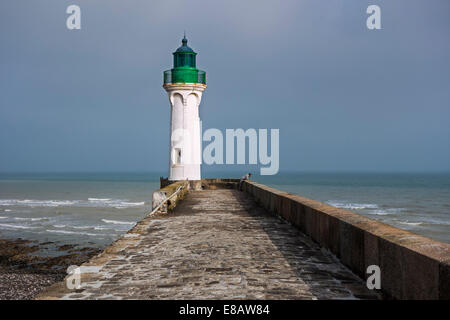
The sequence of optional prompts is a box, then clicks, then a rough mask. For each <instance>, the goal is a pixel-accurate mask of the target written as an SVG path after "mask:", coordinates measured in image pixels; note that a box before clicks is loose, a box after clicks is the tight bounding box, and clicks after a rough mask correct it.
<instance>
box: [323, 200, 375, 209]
mask: <svg viewBox="0 0 450 320" xmlns="http://www.w3.org/2000/svg"><path fill="white" fill-rule="evenodd" d="M326 203H327V204H329V205H330V206H333V207H336V208H341V209H353V210H355V209H378V205H376V204H373V203H346V202H338V201H327V202H326Z"/></svg>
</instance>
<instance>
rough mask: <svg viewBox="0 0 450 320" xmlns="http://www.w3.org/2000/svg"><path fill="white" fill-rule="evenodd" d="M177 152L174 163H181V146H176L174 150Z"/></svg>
mask: <svg viewBox="0 0 450 320" xmlns="http://www.w3.org/2000/svg"><path fill="white" fill-rule="evenodd" d="M174 151H175V152H174V153H175V154H174V156H175V157H174V158H175V159H174V160H175V161H174V164H180V163H181V149H180V148H175V150H174Z"/></svg>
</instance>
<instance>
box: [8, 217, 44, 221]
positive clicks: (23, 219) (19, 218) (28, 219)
mask: <svg viewBox="0 0 450 320" xmlns="http://www.w3.org/2000/svg"><path fill="white" fill-rule="evenodd" d="M14 220H21V221H41V220H48V218H47V217H43V218H21V217H15V218H14Z"/></svg>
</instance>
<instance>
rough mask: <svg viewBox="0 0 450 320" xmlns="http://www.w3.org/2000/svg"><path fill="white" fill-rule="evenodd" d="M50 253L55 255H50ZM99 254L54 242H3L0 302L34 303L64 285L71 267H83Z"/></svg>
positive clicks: (94, 251) (92, 250)
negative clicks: (54, 286) (52, 288)
mask: <svg viewBox="0 0 450 320" xmlns="http://www.w3.org/2000/svg"><path fill="white" fill-rule="evenodd" d="M49 250H51V251H52V252H53V254H46V252H48V251H49ZM99 252H101V249H99V248H88V247H86V248H77V246H76V245H67V244H65V245H58V244H57V243H54V242H46V243H39V242H37V241H30V240H24V239H20V238H19V239H14V240H10V239H0V300H29V299H33V298H34V297H35V296H36V295H37V294H39V293H40V292H41V291H42V290H43V289H44V288H46V287H48V286H50V285H52V284H53V283H55V282H58V281H62V280H63V279H64V277H65V276H66V275H67V273H66V270H67V268H68V267H69V266H70V265H81V264H82V263H84V262H86V261H88V260H89V259H90V258H91V257H93V256H94V255H96V254H98V253H99ZM55 253H56V254H55Z"/></svg>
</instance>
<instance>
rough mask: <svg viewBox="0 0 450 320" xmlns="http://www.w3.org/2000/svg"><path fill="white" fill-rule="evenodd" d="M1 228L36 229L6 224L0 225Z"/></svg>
mask: <svg viewBox="0 0 450 320" xmlns="http://www.w3.org/2000/svg"><path fill="white" fill-rule="evenodd" d="M0 227H3V228H8V229H9V228H11V229H35V228H36V227H28V226H22V225H17V224H6V223H0Z"/></svg>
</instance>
